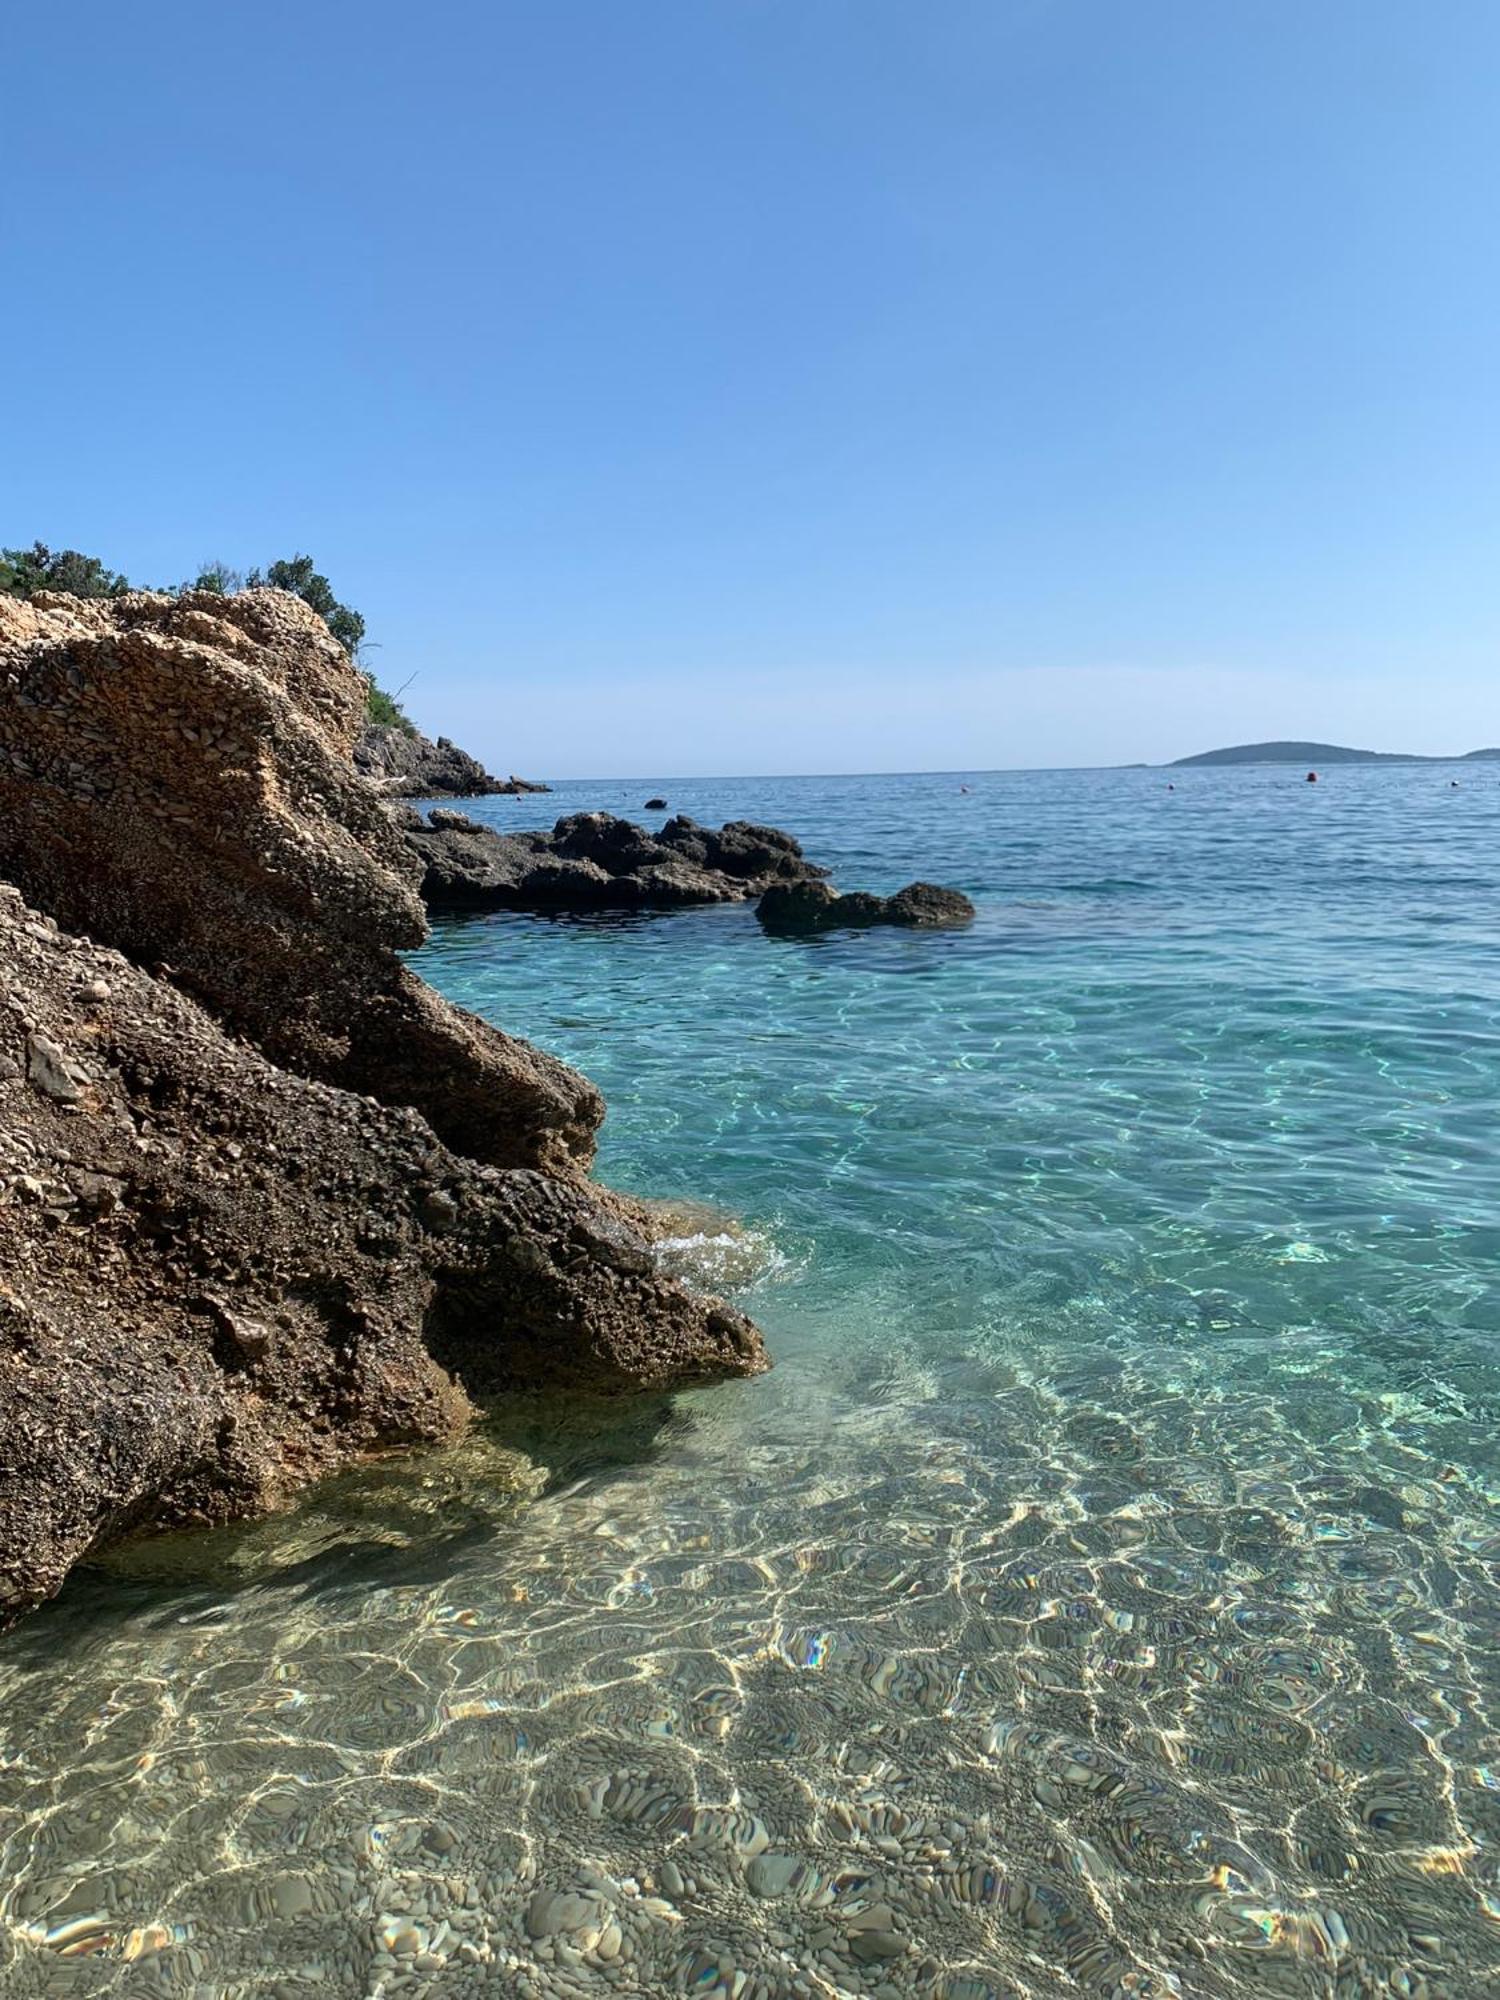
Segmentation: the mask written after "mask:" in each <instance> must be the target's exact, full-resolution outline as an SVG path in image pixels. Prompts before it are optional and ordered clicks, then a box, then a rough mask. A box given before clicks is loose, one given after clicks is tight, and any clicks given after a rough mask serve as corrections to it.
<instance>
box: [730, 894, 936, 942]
mask: <svg viewBox="0 0 1500 2000" xmlns="http://www.w3.org/2000/svg"><path fill="white" fill-rule="evenodd" d="M755 914H756V915H757V916H758V917H759V918H760V920H761V922H762V923H763V924H764V925H765V927H766V929H767V930H768V931H779V932H794V933H806V932H809V931H827V930H844V929H858V930H863V929H867V928H868V927H869V926H870V925H872V924H904V925H906V926H908V927H909V928H911V929H920V930H936V929H939V928H947V927H951V926H952V925H955V924H967V923H970V922H972V921H973V917H974V905H973V904H972V903H971V902H970V901H969V899H968V897H967V896H965V895H964V894H963V893H962V891H960V890H958V889H944V888H941V887H940V886H939V885H938V884H937V883H936V882H909V883H908V884H907V886H906V887H905V888H904V889H898V890H897V891H896V893H895V895H894V896H872V895H869V894H867V893H866V892H865V891H864V890H853V891H851V893H850V894H848V895H846V896H841V895H840V894H839V893H838V891H837V890H836V889H834V888H832V887H831V886H830V885H829V884H828V883H827V882H785V883H774V884H773V885H772V886H771V887H770V888H768V889H767V890H766V892H765V894H764V895H763V896H762V897H761V899H760V901H759V903H757V904H756V906H755Z"/></svg>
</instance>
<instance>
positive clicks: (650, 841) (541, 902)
mask: <svg viewBox="0 0 1500 2000" xmlns="http://www.w3.org/2000/svg"><path fill="white" fill-rule="evenodd" d="M400 825H401V830H402V832H403V833H404V835H405V838H406V840H407V842H408V843H409V845H410V846H411V848H412V849H413V851H414V852H415V853H416V854H417V856H418V857H419V858H420V860H421V862H422V866H423V873H422V880H421V892H422V897H423V900H424V901H425V902H426V903H427V905H428V906H429V908H431V909H437V910H462V909H468V910H602V909H625V910H630V909H660V910H671V909H680V908H686V907H687V906H689V905H691V904H695V903H741V902H746V901H748V900H749V899H750V898H752V897H755V896H759V895H761V894H763V893H764V891H765V890H766V889H767V888H769V887H770V886H771V884H773V883H778V882H813V881H818V880H820V879H821V878H822V877H823V876H824V875H825V874H826V873H827V870H826V869H823V868H818V867H816V866H814V864H813V863H812V862H810V861H809V860H808V859H807V858H806V856H805V855H804V854H803V852H802V849H801V847H800V845H799V844H798V843H797V841H795V840H794V839H793V838H792V836H791V835H790V834H789V833H782V832H781V831H779V829H778V828H776V827H772V826H755V825H753V824H752V823H751V822H750V821H749V820H732V821H730V823H729V824H728V825H727V826H723V827H719V828H717V829H715V828H712V827H706V826H699V825H698V824H697V823H696V821H694V820H691V819H687V818H686V817H684V816H682V815H681V814H679V815H678V816H677V817H676V818H674V819H670V820H668V821H667V823H666V825H665V826H664V827H663V828H662V830H661V832H660V833H656V834H651V833H647V832H646V830H645V828H644V827H640V826H637V825H635V823H634V822H633V821H631V820H627V819H617V818H616V817H615V816H614V814H612V813H570V814H569V815H568V816H567V817H565V818H563V819H560V820H559V821H558V822H557V824H556V825H555V826H554V827H553V829H552V831H551V832H550V833H496V832H495V830H494V829H493V828H492V827H488V826H484V825H481V824H480V822H479V821H477V820H474V819H471V818H469V817H468V816H467V815H466V814H464V813H460V812H452V811H449V810H447V809H445V808H442V807H439V808H437V809H435V810H434V811H433V812H432V813H431V814H429V815H428V817H427V819H426V820H425V821H424V820H423V819H422V817H421V815H420V814H418V813H416V812H409V813H408V814H407V815H406V816H404V817H403V818H402V820H401V821H400Z"/></svg>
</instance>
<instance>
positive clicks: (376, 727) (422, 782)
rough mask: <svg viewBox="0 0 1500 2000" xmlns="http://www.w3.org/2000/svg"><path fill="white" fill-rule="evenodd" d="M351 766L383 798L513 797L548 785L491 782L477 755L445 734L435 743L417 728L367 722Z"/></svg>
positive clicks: (546, 789)
mask: <svg viewBox="0 0 1500 2000" xmlns="http://www.w3.org/2000/svg"><path fill="white" fill-rule="evenodd" d="M354 767H355V769H356V770H357V771H358V772H359V773H360V775H361V776H362V777H364V778H366V779H368V780H369V782H370V783H371V784H373V785H374V786H375V788H376V790H377V791H379V792H380V793H382V794H383V795H384V796H385V797H386V798H397V799H473V798H480V797H483V796H485V795H487V794H497V793H498V794H510V795H512V796H519V795H520V794H522V793H524V792H550V791H551V789H552V787H551V786H550V785H533V784H529V783H528V782H527V781H526V779H525V778H517V777H514V776H512V777H509V778H503V779H502V778H494V777H491V776H490V773H489V772H488V771H487V770H486V769H485V768H484V766H483V764H481V763H480V762H479V760H478V758H477V757H471V756H470V755H469V753H468V751H467V750H460V749H459V748H458V746H457V744H455V743H450V742H449V740H448V738H447V737H446V736H440V737H439V738H438V739H437V741H436V743H434V742H433V741H432V740H431V738H430V737H426V736H423V735H422V733H421V732H420V730H416V729H401V728H398V727H397V726H395V725H394V724H389V723H381V722H367V723H366V724H365V725H364V727H363V728H362V729H361V730H360V732H359V735H358V737H357V739H356V740H355V744H354Z"/></svg>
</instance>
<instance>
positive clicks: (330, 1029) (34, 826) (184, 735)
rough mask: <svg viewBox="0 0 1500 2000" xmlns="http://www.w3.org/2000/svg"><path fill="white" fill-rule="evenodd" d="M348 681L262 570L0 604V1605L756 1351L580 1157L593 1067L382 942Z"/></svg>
mask: <svg viewBox="0 0 1500 2000" xmlns="http://www.w3.org/2000/svg"><path fill="white" fill-rule="evenodd" d="M364 700H365V688H364V683H363V681H362V679H361V677H360V675H359V674H358V673H357V671H356V670H355V669H354V668H353V667H352V666H351V664H350V663H349V661H348V660H347V659H346V658H345V656H344V654H343V653H342V652H341V650H340V649H339V647H338V645H337V644H336V643H335V641H334V640H333V639H332V638H331V636H330V635H329V632H328V629H327V627H326V626H325V625H324V623H323V621H322V620H321V619H320V618H319V617H318V616H317V615H316V614H315V613H314V612H312V611H310V610H309V609H308V608H307V606H305V605H304V604H302V603H301V601H300V600H299V599H297V598H294V597H291V596H289V595H288V594H286V593H284V592H281V591H272V590H252V591H245V592H243V593H241V594H239V595H237V596H234V597H227V598H226V597H219V596H215V595H211V594H209V593H206V592H187V593H184V595H183V596H181V597H178V598H173V597H167V596H164V595H160V594H155V593H144V592H138V593H132V594H130V595H127V596H124V597H120V598H111V599H88V600H84V599H79V598H73V597H68V596H63V595H60V594H55V593H54V594H43V595H39V596H37V597H35V598H32V599H30V600H28V601H25V602H23V601H21V600H18V599H15V598H11V597H6V596H0V878H5V877H8V878H9V879H10V881H12V882H14V883H15V884H16V885H17V886H16V888H10V887H7V886H5V883H4V882H3V881H0V1625H3V1624H4V1623H5V1622H6V1621H7V1619H8V1618H9V1617H10V1616H11V1615H13V1614H14V1613H15V1612H17V1611H18V1610H19V1609H21V1608H23V1607H24V1606H25V1605H27V1604H29V1603H33V1602H35V1601H37V1600H38V1599H40V1598H42V1597H45V1596H47V1595H49V1594H50V1593H51V1592H52V1591H54V1590H56V1589H57V1587H58V1585H59V1584H60V1583H61V1581H62V1579H63V1577H64V1576H65V1575H66V1573H67V1571H68V1569H69V1567H70V1566H71V1565H72V1564H73V1563H74V1562H76V1561H77V1560H78V1559H79V1557H80V1556H82V1555H83V1554H85V1553H86V1552H88V1551H90V1550H92V1549H94V1548H97V1547H101V1546H103V1545H105V1544H107V1543H108V1542H110V1541H112V1540H116V1539H118V1538H119V1537H121V1536H122V1535H124V1534H126V1533H128V1532H130V1531H131V1530H133V1529H136V1528H142V1527H152V1526H161V1525H166V1524H169V1523H181V1522H194V1521H197V1522H202V1521H228V1520H232V1519H235V1518H239V1517H242V1516H245V1515H248V1514H253V1513H257V1512H260V1511H263V1510H265V1509H267V1508H270V1507H274V1506H277V1505H279V1504H280V1503H281V1502H282V1501H283V1500H284V1499H285V1498H286V1497H287V1496H288V1495H289V1494H291V1493H292V1492H293V1491H294V1490H295V1489H296V1488H297V1487H299V1486H301V1485H304V1484H306V1483H307V1482H308V1481H309V1480H311V1479H313V1478H315V1477H317V1476H318V1475H319V1474H320V1473H322V1472H325V1471H327V1470H329V1469H331V1468H332V1467H333V1466H335V1465H337V1464H339V1463H340V1462H342V1461H345V1460H347V1459H349V1458H351V1457H356V1456H360V1455H362V1454H364V1453H367V1452H369V1451H371V1450H373V1449H384V1448H387V1447H389V1446H392V1445H395V1444H399V1443H403V1442H408V1441H419V1440H425V1439H435V1438H441V1437H445V1436H449V1435H451V1434H452V1433H453V1432H454V1431H455V1430H457V1429H459V1428H461V1427H462V1426H463V1425H464V1424H465V1423H466V1422H467V1421H468V1420H469V1419H470V1417H471V1416H472V1414H473V1411H474V1407H475V1406H474V1400H473V1399H474V1398H475V1397H477V1396H489V1395H491V1394H496V1393H504V1392H507V1391H510V1390H513V1389H533V1388H539V1387H548V1386H553V1387H561V1388H565V1389H568V1390H572V1391H610V1390H616V1389H623V1388H628V1387H634V1386H642V1387H652V1388H660V1387H667V1386H670V1385H672V1384H674V1383H678V1382H691V1381H699V1380H705V1379H709V1378H712V1377H714V1376H718V1375H725V1374H741V1375H742V1374H752V1373H754V1372H755V1371H756V1370H757V1369H759V1368H761V1367H764V1366H765V1354H764V1350H763V1348H762V1346H761V1343H760V1339H759V1336H758V1334H757V1333H756V1332H755V1329H754V1328H753V1327H752V1326H751V1324H750V1323H749V1321H748V1320H746V1319H744V1318H743V1316H742V1315H740V1314H739V1313H737V1312H735V1311H733V1310H732V1309H731V1308H729V1307H727V1306H724V1305H721V1304H719V1303H717V1302H716V1301H714V1300H712V1299H707V1298H702V1297H699V1296H696V1295H690V1294H689V1293H688V1292H686V1291H684V1290H683V1289H682V1288H680V1287H679V1286H678V1285H677V1284H675V1283H673V1282H672V1281H671V1280H670V1279H668V1278H667V1277H665V1276H664V1275H662V1274H661V1273H660V1272H659V1271H658V1269H657V1267H656V1264H655V1261H654V1256H653V1252H652V1250H651V1248H650V1246H649V1243H648V1241H647V1235H648V1233H649V1224H648V1223H647V1221H646V1219H645V1215H644V1211H643V1210H642V1209H641V1207H640V1205H639V1204H637V1203H634V1202H630V1201H627V1200H625V1199H624V1198H622V1197H620V1196H617V1195H611V1194H610V1193H609V1192H608V1191H607V1190H604V1189H602V1188H598V1187H596V1186H594V1185H592V1184H591V1183H590V1182H589V1181H587V1180H586V1179H585V1177H584V1176H585V1172H586V1169H587V1166H588V1163H589V1161H590V1159H591V1157H592V1153H593V1145H594V1132H595V1129H596V1128H597V1126H598V1124H599V1120H600V1118H601V1116H602V1114H603V1103H602V1100H601V1099H600V1097H599V1094H598V1092H597V1091H596V1090H595V1089H594V1087H593V1086H592V1084H590V1083H589V1082H588V1081H587V1079H586V1078H584V1077H582V1076H579V1075H578V1074H577V1073H576V1072H575V1071H573V1070H570V1069H568V1068H567V1067H566V1065H565V1064H563V1063H561V1062H558V1061H557V1060H556V1058H554V1057H552V1056H549V1055H547V1054H545V1053H544V1052H542V1051H541V1050H538V1049H533V1048H531V1047H529V1046H528V1045H527V1044H526V1043H524V1042H519V1041H515V1040H512V1039H511V1038H510V1037H509V1036H506V1035H503V1034H501V1033H500V1032H499V1031H498V1030H497V1029H494V1028H491V1027H490V1026H488V1025H487V1024H486V1023H485V1022H482V1021H480V1020H479V1019H477V1018H476V1017H475V1016H473V1015H470V1014H466V1013H464V1012H463V1011H462V1010H461V1009H459V1008H456V1007H452V1006H450V1005H449V1004H448V1003H447V1002H446V1001H444V1000H442V999H441V998H440V997H439V996H438V995H437V994H436V993H434V992H432V990H431V989H430V988H428V987H426V986H424V985H423V984H422V982H421V981H420V980H419V979H417V978H416V977H415V976H414V975H413V974H412V973H411V972H410V971H409V970H408V969H407V968H406V967H405V966H404V964H403V963H402V959H401V954H402V952H404V951H405V950H407V949H409V948H410V947H411V946H413V945H415V944H418V943H420V941H421V939H422V938H423V936H424V935H425V929H426V926H425V921H424V918H423V913H422V906H421V903H420V900H419V898H418V895H417V878H418V875H419V873H420V868H419V864H418V862H417V860H416V858H415V857H414V856H413V854H412V852H411V850H410V847H409V846H408V844H407V842H408V840H409V839H413V838H415V837H416V834H415V833H414V832H412V831H410V830H408V829H409V822H410V821H411V820H416V824H417V826H418V827H419V828H421V827H425V825H426V823H425V822H423V821H421V820H420V818H419V817H418V816H417V815H415V814H412V813H411V812H410V809H409V808H400V807H397V808H395V809H394V811H392V810H388V808H387V805H386V803H385V802H383V801H382V800H381V799H380V798H379V797H378V795H377V794H376V793H375V791H374V790H373V789H372V787H371V786H370V784H369V783H368V782H367V781H366V780H365V779H363V778H361V777H360V776H358V774H357V773H356V771H355V769H354V764H353V758H352V752H353V746H354V743H355V739H356V737H357V736H358V733H359V729H360V725H361V721H362V716H363V709H364ZM403 815H404V816H405V818H406V820H407V822H408V828H406V829H404V828H403V826H402V825H400V824H398V823H397V822H398V820H399V818H400V817H402V816H403ZM451 817H452V818H453V819H454V820H455V821H457V822H458V824H457V825H456V826H453V827H450V828H448V829H447V830H439V829H432V830H431V831H430V833H424V834H423V837H424V838H426V837H430V838H432V839H434V840H449V841H456V842H462V841H472V840H474V839H475V838H476V837H477V836H476V833H475V832H474V831H471V830H466V822H465V821H464V816H463V815H461V814H454V815H452V816H451ZM591 844H592V843H591V842H590V841H589V840H588V839H587V838H585V837H583V836H582V835H581V834H579V835H575V837H574V840H573V841H572V842H571V843H570V852H569V853H568V854H567V855H565V856H549V859H550V860H551V862H552V865H555V866H558V867H562V868H566V869H575V868H576V869H591V868H592V869H597V870H598V872H599V873H600V874H601V875H604V874H606V873H607V871H606V870H604V869H603V868H602V867H601V866H600V864H598V863H596V862H594V861H592V860H590V859H589V858H588V852H587V850H588V849H589V848H590V846H591ZM574 848H576V849H577V850H578V851H577V852H576V853H575V852H573V851H571V850H572V849H574ZM622 851H629V843H626V844H625V849H624V850H622ZM664 851H665V850H664ZM726 879H727V878H726ZM18 892H19V893H18ZM23 895H24V897H25V899H26V900H25V901H24V902H23V900H22V896H23ZM28 904H29V905H30V907H28ZM42 912H45V914H41V913H42Z"/></svg>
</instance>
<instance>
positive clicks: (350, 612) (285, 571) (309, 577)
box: [215, 556, 365, 660]
mask: <svg viewBox="0 0 1500 2000" xmlns="http://www.w3.org/2000/svg"><path fill="white" fill-rule="evenodd" d="M215 567H216V568H217V567H219V566H218V565H215ZM262 583H268V584H270V586H271V587H272V589H273V590H289V591H290V592H291V593H292V595H293V597H300V598H301V599H302V602H303V603H304V604H310V605H311V606H312V608H313V610H314V611H316V612H317V613H318V615H319V617H320V618H321V619H322V620H323V622H324V624H325V625H327V627H328V629H329V631H330V632H331V633H332V634H333V636H334V638H335V639H337V640H338V642H339V644H340V645H341V646H342V647H343V649H344V651H345V652H346V653H347V654H348V655H349V657H350V659H351V660H352V659H353V658H354V657H355V656H356V654H357V653H358V652H359V648H360V642H361V641H362V640H363V638H364V636H365V621H364V619H363V618H362V617H361V616H360V614H359V613H358V612H357V611H355V610H354V609H353V608H352V607H351V606H350V605H347V604H340V602H339V600H338V599H337V598H336V597H335V596H334V594H333V585H332V584H331V583H330V582H329V581H328V579H327V577H326V576H323V575H321V574H320V573H319V572H318V571H317V570H315V569H314V568H313V559H312V557H311V556H293V557H292V558H291V560H290V562H273V563H271V564H270V565H269V567H268V568H267V569H266V570H265V571H264V572H262V571H260V570H258V569H253V570H251V572H250V574H249V575H248V576H247V577H246V578H245V587H246V589H248V590H254V589H255V587H256V585H257V584H262Z"/></svg>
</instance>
